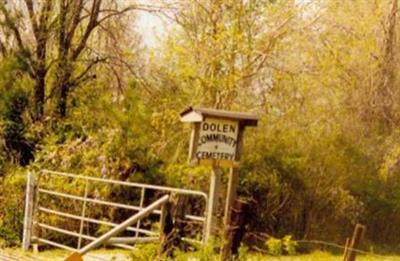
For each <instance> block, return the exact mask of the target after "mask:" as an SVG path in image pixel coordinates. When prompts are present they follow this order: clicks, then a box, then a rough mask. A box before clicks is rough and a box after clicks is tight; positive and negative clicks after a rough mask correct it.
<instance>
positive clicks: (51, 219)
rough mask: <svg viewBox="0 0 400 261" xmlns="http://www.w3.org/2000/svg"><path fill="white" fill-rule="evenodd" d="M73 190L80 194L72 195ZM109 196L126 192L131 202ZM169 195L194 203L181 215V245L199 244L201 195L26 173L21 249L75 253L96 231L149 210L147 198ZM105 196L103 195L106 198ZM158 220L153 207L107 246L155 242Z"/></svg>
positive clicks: (203, 200)
mask: <svg viewBox="0 0 400 261" xmlns="http://www.w3.org/2000/svg"><path fill="white" fill-rule="evenodd" d="M61 184H62V186H61ZM115 187H118V188H119V189H115ZM76 191H79V192H81V194H80V195H77V193H76ZM114 191H124V192H125V193H129V195H132V197H131V198H132V200H129V201H131V202H115V201H111V200H109V198H110V195H112V193H113V192H114ZM74 192H75V193H74ZM171 193H176V194H181V195H186V196H187V197H190V199H191V200H193V202H196V204H195V205H197V207H195V208H193V209H190V210H189V211H188V212H190V211H191V212H192V213H187V214H186V215H185V220H186V222H187V223H188V224H190V226H191V228H190V231H192V234H191V235H188V237H186V238H184V240H187V241H189V242H197V243H202V242H204V240H205V235H204V233H205V226H206V223H207V222H206V210H207V204H208V196H207V194H206V193H204V192H201V191H194V190H188V189H179V188H172V187H164V186H156V185H150V184H141V183H132V182H124V181H118V180H111V179H102V178H97V177H91V176H83V175H76V174H71V173H64V172H58V171H50V170H42V171H40V172H39V173H36V174H33V173H28V182H27V191H26V202H25V219H24V236H23V248H24V249H25V250H27V249H29V247H30V246H31V245H32V244H42V245H50V246H53V247H58V248H63V249H67V250H70V251H77V250H79V249H82V248H83V247H84V245H88V244H89V243H90V242H93V241H94V240H96V239H97V238H98V237H99V236H100V235H99V234H98V231H99V230H103V231H108V230H110V229H112V228H115V227H117V226H118V225H119V223H121V222H122V221H123V220H124V219H126V217H128V216H132V214H134V213H137V212H139V211H141V210H143V209H145V208H146V207H148V206H149V205H151V203H152V201H151V199H152V198H160V197H162V196H165V195H168V194H171ZM105 194H106V195H108V197H107V199H106V198H105V197H104V195H105ZM111 198H113V199H114V198H117V196H114V197H113V196H111ZM107 211H111V212H112V213H113V214H115V216H117V217H118V215H119V214H117V213H121V214H120V215H121V218H120V220H118V221H115V220H112V219H113V216H111V217H110V216H103V215H102V214H103V213H104V212H107ZM160 215H161V209H160V207H159V206H158V207H157V208H156V209H154V210H152V211H151V215H150V217H148V220H147V219H146V221H147V222H146V223H145V224H144V223H143V221H141V220H139V221H137V223H136V225H133V226H128V227H127V228H126V229H125V231H124V233H125V235H124V236H123V237H114V238H110V239H109V240H108V241H107V244H110V245H114V246H117V247H121V248H126V249H132V248H133V247H132V244H133V243H135V242H150V241H158V239H159V229H157V227H156V226H157V224H158V219H157V216H160ZM115 216H114V217H115ZM45 220H46V221H47V223H45ZM60 224H63V225H60ZM193 231H194V233H193ZM57 235H59V236H60V238H64V239H65V238H66V237H67V238H70V239H68V240H67V241H65V240H64V242H60V241H57ZM85 242H86V244H85Z"/></svg>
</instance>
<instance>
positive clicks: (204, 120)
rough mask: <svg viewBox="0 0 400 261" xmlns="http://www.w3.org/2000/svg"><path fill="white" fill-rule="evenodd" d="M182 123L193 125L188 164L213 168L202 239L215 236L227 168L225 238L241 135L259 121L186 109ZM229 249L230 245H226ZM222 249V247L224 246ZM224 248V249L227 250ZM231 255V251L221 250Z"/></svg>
mask: <svg viewBox="0 0 400 261" xmlns="http://www.w3.org/2000/svg"><path fill="white" fill-rule="evenodd" d="M181 121H182V122H190V123H192V125H193V128H192V134H191V139H190V147H189V161H190V162H191V163H192V164H194V165H205V166H210V167H212V173H211V180H210V189H209V202H208V206H207V221H206V229H205V231H206V233H205V239H206V241H207V240H209V239H210V238H211V237H212V236H216V235H218V231H217V229H215V227H216V225H217V223H218V221H217V220H218V218H217V217H216V211H217V209H218V208H219V206H218V203H219V196H220V183H221V175H222V174H221V173H222V168H229V179H228V188H227V196H226V201H225V208H224V210H225V211H224V218H223V225H224V230H225V231H224V235H228V234H229V230H230V228H229V224H230V215H231V209H232V203H233V201H234V200H235V197H236V187H237V184H238V180H239V177H238V176H239V171H238V167H237V165H238V162H239V160H240V156H241V153H242V147H243V132H244V129H245V127H247V126H257V122H258V118H257V117H256V116H254V115H252V114H249V113H243V112H231V111H224V110H215V109H208V108H193V107H189V108H188V109H186V110H185V111H183V112H182V113H181ZM228 245H229V246H228V248H229V247H230V243H229V244H228ZM224 248H225V247H224ZM228 248H227V249H228ZM223 252H224V253H227V255H228V256H229V255H230V252H229V251H228V252H226V251H225V250H224V251H223Z"/></svg>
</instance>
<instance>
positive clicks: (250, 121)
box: [180, 107, 258, 126]
mask: <svg viewBox="0 0 400 261" xmlns="http://www.w3.org/2000/svg"><path fill="white" fill-rule="evenodd" d="M180 115H181V121H182V122H202V121H203V120H204V117H214V118H223V119H231V120H237V121H240V122H242V123H243V124H244V125H245V126H257V122H258V117H257V116H256V115H254V114H251V113H247V112H233V111H224V110H216V109H210V108H198V107H189V108H187V109H186V110H184V111H183V112H181V114H180Z"/></svg>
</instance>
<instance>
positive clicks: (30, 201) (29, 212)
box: [22, 172, 35, 251]
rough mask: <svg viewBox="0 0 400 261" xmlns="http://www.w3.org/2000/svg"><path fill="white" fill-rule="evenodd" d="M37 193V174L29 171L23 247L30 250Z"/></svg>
mask: <svg viewBox="0 0 400 261" xmlns="http://www.w3.org/2000/svg"><path fill="white" fill-rule="evenodd" d="M34 195H35V176H34V175H33V174H32V173H31V172H28V175H27V182H26V192H25V217H24V232H23V240H22V249H23V250H24V251H27V250H29V246H30V244H31V238H32V225H33V205H34Z"/></svg>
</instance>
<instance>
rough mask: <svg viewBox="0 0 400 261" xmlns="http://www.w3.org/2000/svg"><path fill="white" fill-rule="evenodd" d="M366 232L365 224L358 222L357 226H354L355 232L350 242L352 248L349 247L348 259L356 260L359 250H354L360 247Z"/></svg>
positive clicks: (350, 260)
mask: <svg viewBox="0 0 400 261" xmlns="http://www.w3.org/2000/svg"><path fill="white" fill-rule="evenodd" d="M364 233H365V226H363V225H361V224H357V225H356V227H355V228H354V233H353V237H352V239H351V242H350V247H349V248H350V249H348V254H347V259H346V261H355V260H356V256H357V252H356V251H354V250H355V249H357V248H358V247H359V245H360V242H361V239H362V238H363V236H364Z"/></svg>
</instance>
